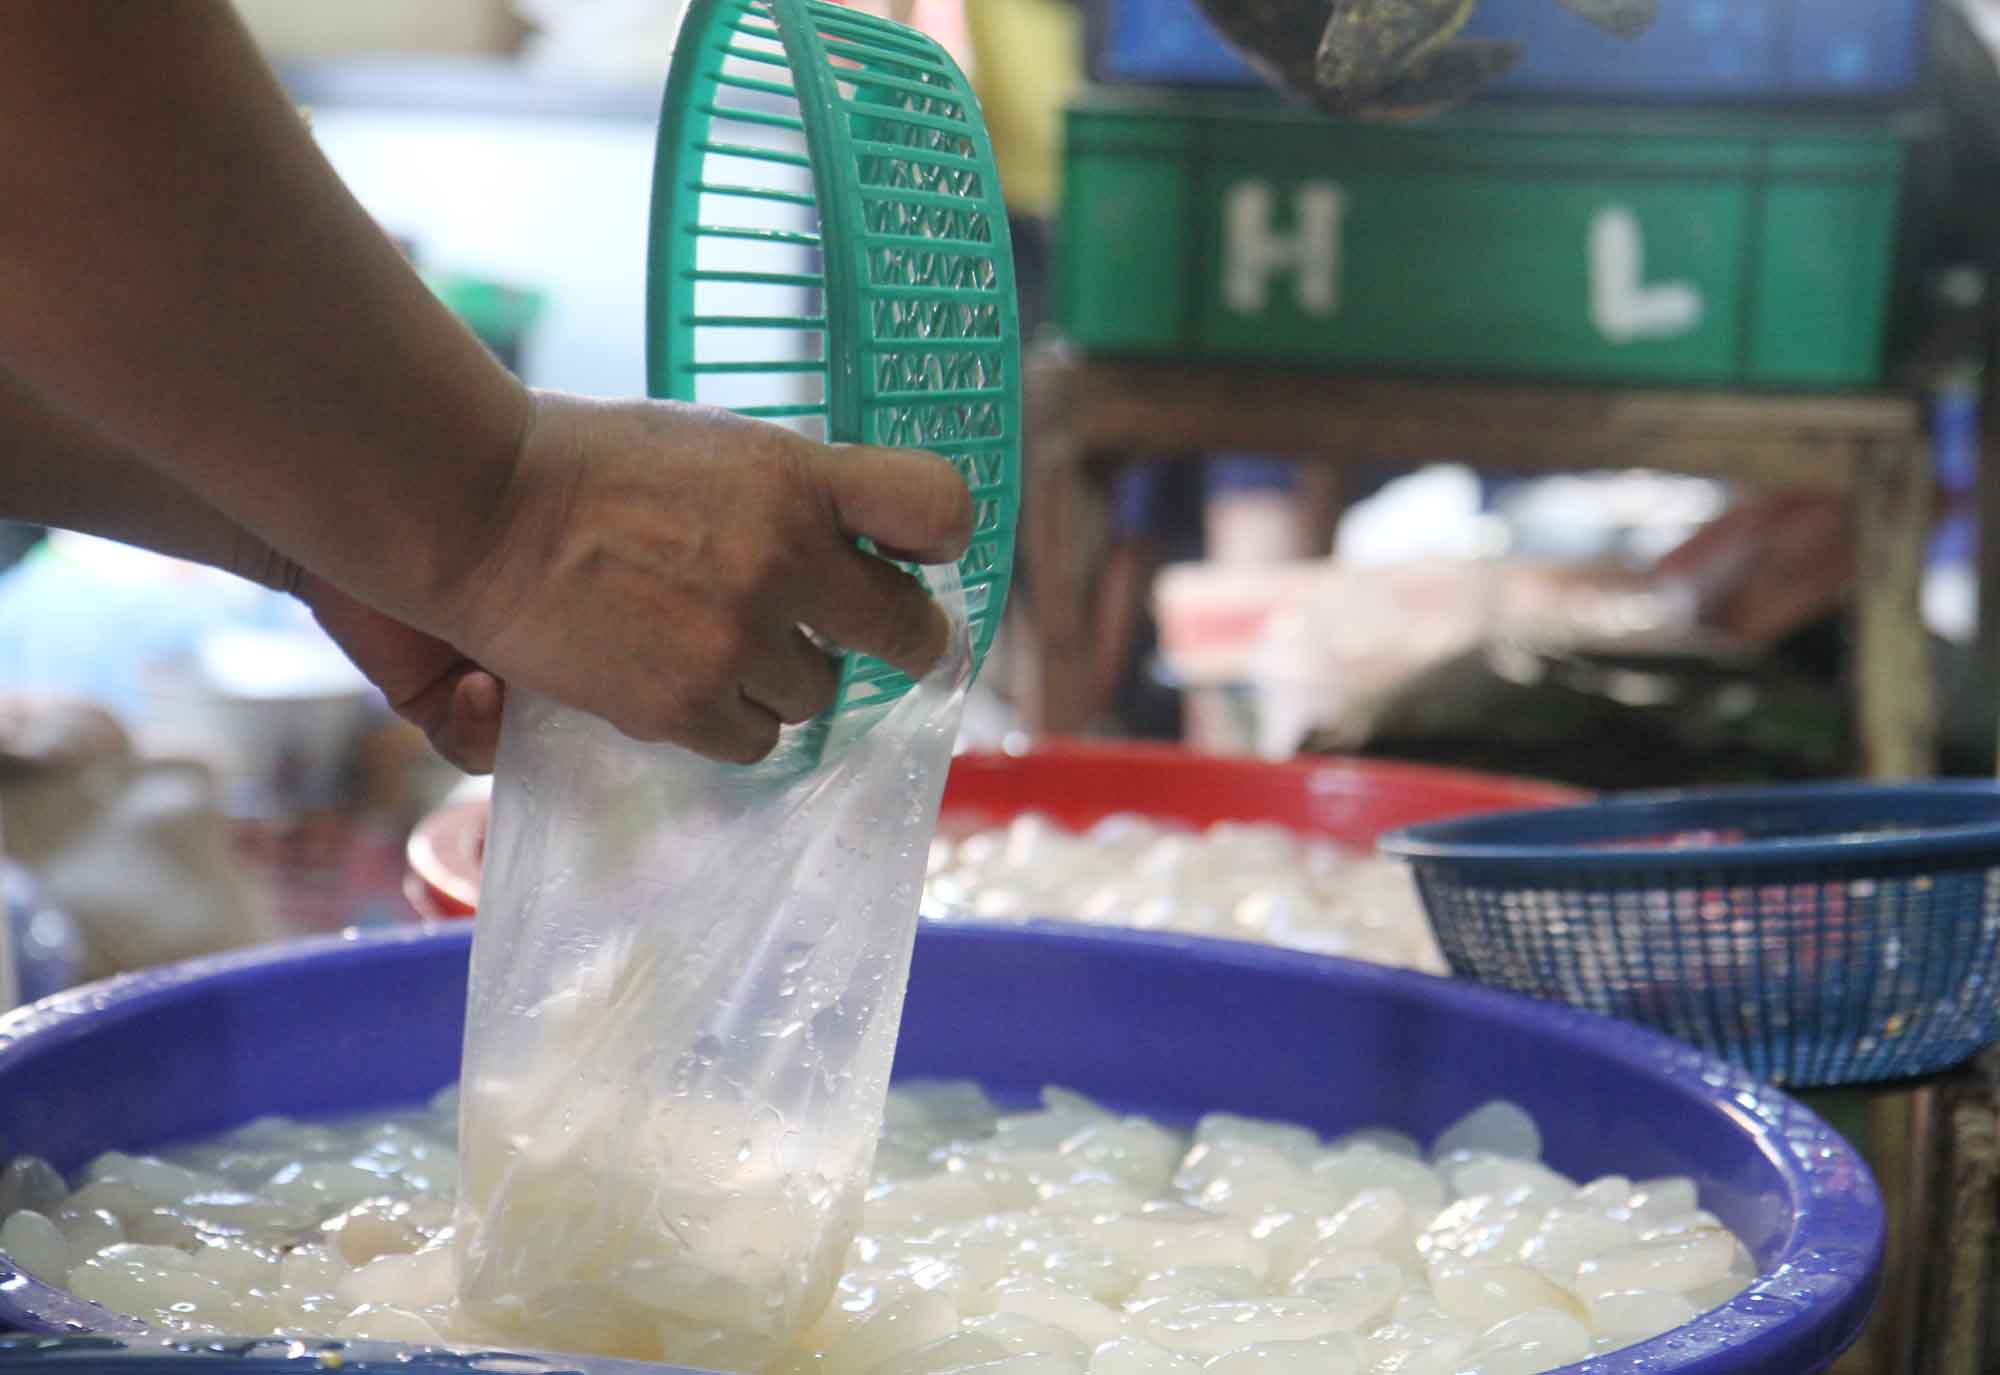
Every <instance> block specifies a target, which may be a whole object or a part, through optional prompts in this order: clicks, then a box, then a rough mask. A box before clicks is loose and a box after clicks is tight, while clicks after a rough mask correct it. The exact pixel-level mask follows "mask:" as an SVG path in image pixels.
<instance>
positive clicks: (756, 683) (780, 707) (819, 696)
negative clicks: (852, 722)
mask: <svg viewBox="0 0 2000 1375" xmlns="http://www.w3.org/2000/svg"><path fill="white" fill-rule="evenodd" d="M839 686H840V665H839V663H838V661H836V660H835V659H833V658H832V657H831V656H829V655H827V654H825V653H823V652H822V651H821V650H820V649H819V647H818V646H816V645H815V644H813V642H812V641H811V640H808V639H807V638H806V637H805V635H804V634H803V633H802V632H801V631H799V630H798V629H796V628H794V627H787V628H786V629H784V630H783V631H781V632H780V633H779V635H778V637H777V639H776V641H775V642H774V643H773V644H772V646H771V647H770V649H769V650H767V651H766V652H765V653H764V654H762V655H760V656H758V658H757V659H756V660H755V661H754V662H752V663H750V664H746V665H745V666H744V670H743V693H744V695H745V696H746V697H748V698H749V699H750V700H751V701H752V702H755V703H756V704H757V705H758V706H761V707H763V708H764V709H765V710H767V711H769V712H770V713H771V714H772V715H773V716H776V717H777V718H778V719H779V720H780V721H783V722H784V723H785V724H787V725H796V724H798V723H799V722H801V721H810V720H812V718H813V717H815V716H817V715H819V714H820V713H821V712H823V711H825V710H826V709H827V708H828V707H830V706H832V705H833V698H834V693H835V691H836V690H837V689H838V688H839Z"/></svg>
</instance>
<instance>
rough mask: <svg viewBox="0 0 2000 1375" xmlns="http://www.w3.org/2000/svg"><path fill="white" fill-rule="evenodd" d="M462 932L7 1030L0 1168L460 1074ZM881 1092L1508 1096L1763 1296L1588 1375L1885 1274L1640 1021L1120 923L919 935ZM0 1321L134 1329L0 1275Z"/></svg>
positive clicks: (274, 958) (1865, 1243)
mask: <svg viewBox="0 0 2000 1375" xmlns="http://www.w3.org/2000/svg"><path fill="white" fill-rule="evenodd" d="M470 938H471V932H470V931H469V930H466V929H456V930H444V931H433V932H416V933H411V932H386V933H383V932H375V933H369V934H367V935H365V936H361V937H355V938H347V939H342V938H333V939H325V940H317V941H311V942H306V943H303V944H299V945H294V946H287V947H280V948H277V949H274V950H266V951H261V952H253V953H249V954H243V955H235V956H225V957H222V958H218V959H208V960H200V961H195V962H192V963H189V964H185V965H180V966H176V967H173V968H170V969H166V970H162V971H157V972H153V973H147V974H141V975H135V976H130V977H127V978H124V979H120V980H117V981H114V982H111V983H108V984H100V985H96V986H93V987H90V988H86V989H81V990H77V991H76V992H73V993H70V994H66V995H62V996H60V997H57V998H54V999H50V1000H48V1001H46V1002H44V1003H41V1004H38V1005H37V1006H35V1007H32V1008H27V1009H23V1010H21V1011H19V1012H16V1013H14V1014H12V1015H10V1016H8V1017H6V1018H0V1158H6V1157H9V1156H12V1155H15V1154H20V1153H33V1154H37V1155H41V1156H44V1157H47V1158H48V1159H50V1160H51V1161H53V1162H54V1163H55V1164H56V1166H57V1167H58V1168H60V1169H62V1170H65V1171H70V1170H74V1169H76V1168H77V1167H79V1166H81V1165H83V1164H84V1163H86V1162H87V1161H88V1160H90V1159H91V1158H92V1157H93V1156H95V1155H96V1154H97V1153H98V1152H100V1151H103V1150H106V1149H108V1148H111V1147H119V1148H124V1149H146V1148H149V1147H154V1146H158V1145H162V1144H165V1143H168V1142H172V1141H178V1140H182V1139H185V1138H188V1137H197V1136H202V1135H207V1134H211V1133H215V1132H219V1131H222V1130H224V1129H225V1128H228V1127H231V1126H234V1125H236V1124H239V1123H241V1122H244V1121H247V1120H248V1119H250V1118H253V1117H256V1116H258V1115H261V1114H265V1113H283V1114H287V1115H294V1116H306V1117H311V1116H331V1115H337V1114H343V1113H352V1112H360V1111H366V1110H371V1109H379V1108H390V1107H395V1106H399V1105H404V1104H409V1103H412V1102H415V1101H418V1100H419V1099H421V1098H422V1097H423V1096H424V1095H426V1094H429V1093H431V1092H432V1091H434V1090H436V1089H438V1088H440V1087H442V1086H443V1085H444V1084H446V1083H448V1082H450V1081H451V1080H452V1079H453V1078H455V1077H456V1074H457V1069H458V1059H459V1040H460V1034H461V1031H462V1026H463V1010H464V1002H465V976H466V963H467V961H466V956H467V951H468V948H469V944H470ZM897 1072H898V1073H899V1074H904V1075H912V1076H924V1077H937V1076H959V1077H970V1078H976V1079H978V1080H980V1081H981V1082H982V1083H984V1084H985V1085H986V1086H987V1088H988V1089H989V1090H990V1091H992V1092H993V1093H995V1094H996V1096H999V1097H1001V1098H1003V1099H1009V1098H1011V1099H1023V1098H1026V1097H1028V1096H1030V1095H1032V1094H1033V1093H1034V1092H1035V1091H1036V1090H1038V1089H1039V1088H1040V1087H1041V1086H1042V1085H1044V1084H1046V1083H1050V1082H1056V1083H1061V1084H1064V1085H1067V1086H1069V1087H1072V1088H1075V1089H1078V1090H1081V1091H1082V1092H1085V1093H1088V1094H1092V1095H1095V1096H1096V1097H1098V1098H1100V1099H1101V1100H1103V1101H1105V1102H1107V1103H1109V1104H1111V1105H1114V1106H1117V1107H1122V1108H1125V1109H1129V1110H1133V1111H1142V1112H1146V1113H1149V1114H1152V1115H1154V1116H1157V1117H1161V1118H1165V1119H1170V1120H1173V1119H1177V1120H1182V1121H1186V1120H1190V1119H1192V1118H1194V1117H1196V1116H1198V1115H1199V1114H1201V1113H1203V1112H1207V1111H1213V1110H1229V1111H1234V1112H1239V1113H1249V1114H1258V1115H1266V1116H1275V1117H1282V1118H1287V1119H1290V1120H1293V1121H1297V1122H1302V1123H1305V1124H1308V1125H1310V1126H1312V1127H1315V1128H1318V1129H1319V1130H1321V1131H1323V1132H1339V1131H1343V1130H1347V1129H1351V1128H1354V1127H1358V1126H1362V1125H1367V1124H1376V1123H1381V1124H1387V1125H1391V1126H1395V1127H1399V1128H1402V1129H1403V1130H1405V1131H1408V1132H1411V1133H1414V1134H1415V1135H1417V1136H1418V1137H1420V1138H1428V1137H1429V1136H1430V1135H1432V1134H1434V1133H1436V1132H1437V1131H1438V1130H1440V1129H1441V1128H1443V1127H1444V1126H1446V1125H1447V1124H1449V1123H1450V1122H1451V1121H1452V1120H1454V1119H1455V1118H1457V1117H1458V1116H1460V1115H1461V1114H1463V1113H1465V1112H1466V1111H1468V1110H1469V1109H1471V1108H1473V1107H1476V1106H1477V1105H1478V1104H1480V1103H1482V1102H1485V1101H1487V1100H1489V1099H1492V1098H1495V1097H1506V1098H1511V1099H1513V1100H1515V1101H1517V1102H1519V1103H1521V1104H1522V1105H1523V1106H1525V1107H1526V1108H1527V1109H1528V1110H1529V1111H1530V1112H1532V1113H1534V1114H1535V1116H1536V1117H1537V1118H1538V1119H1539V1120H1540V1121H1541V1122H1542V1123H1543V1125H1544V1128H1545V1131H1546V1134H1547V1136H1548V1138H1549V1140H1548V1159H1549V1162H1550V1163H1551V1164H1552V1165H1553V1166H1554V1167H1555V1168H1557V1169H1560V1170H1563V1171H1565V1172H1566V1173H1568V1174H1571V1175H1573V1176H1580V1177H1589V1176H1593V1175H1597V1174H1603V1173H1610V1172H1617V1173H1623V1174H1629V1175H1632V1176H1634V1177H1646V1176H1653V1175H1664V1174H1688V1175H1692V1176H1694V1178H1695V1179H1696V1180H1697V1181H1698V1182H1699V1184H1700V1185H1701V1189H1702V1201H1703V1203H1704V1205H1705V1206H1707V1207H1708V1208H1709V1209H1711V1210H1712V1211H1714V1212H1715V1213H1716V1214H1718V1215H1719V1216H1721V1217H1722V1218H1723V1220H1724V1221H1726V1222H1727V1223H1728V1224H1729V1225H1730V1226H1731V1227H1733V1228H1734V1229H1735V1230H1736V1231H1737V1233H1738V1234H1739V1235H1741V1236H1742V1237H1743V1238H1744V1240H1745V1241H1746V1242H1747V1243H1748V1244H1749V1246H1750V1249H1751V1251H1752V1252H1753V1253H1754V1254H1755V1256H1756V1258H1757V1261H1758V1263H1759V1266H1760V1269H1761V1271H1762V1275H1763V1278H1762V1279H1760V1280H1759V1281H1758V1283H1757V1284H1756V1285H1754V1286H1753V1287H1752V1288H1751V1289H1750V1290H1748V1291H1746V1292H1745V1293H1744V1294H1742V1295H1740V1296H1739V1297H1738V1298H1737V1299H1735V1300H1734V1301H1733V1302H1732V1303H1731V1304H1729V1305H1728V1306H1727V1307H1726V1308H1723V1309H1719V1310H1717V1311H1715V1312H1713V1313H1710V1314H1708V1315H1705V1316H1704V1317H1702V1318H1701V1319H1699V1320H1698V1321H1697V1322H1695V1323H1693V1324H1690V1325H1689V1326H1687V1327H1684V1328H1682V1329H1680V1330H1678V1331H1677V1332H1673V1333H1669V1334H1667V1335H1666V1336H1664V1337H1660V1338H1657V1339H1655V1340H1654V1341H1651V1342H1647V1343H1644V1344H1642V1345H1640V1346H1636V1347H1632V1348H1630V1349H1628V1350H1627V1351H1625V1352H1623V1353H1620V1354H1618V1355H1615V1356H1611V1357H1607V1358H1600V1359H1599V1360H1598V1361H1596V1362H1594V1363H1593V1365H1592V1367H1591V1369H1592V1370H1593V1372H1601V1375H1614V1372H1627V1373H1629V1375H1639V1372H1642V1371H1643V1372H1645V1375H1668V1372H1696V1371H1700V1372H1709V1373H1711V1375H1712V1373H1713V1372H1720V1371H1722V1370H1730V1371H1753V1370H1768V1371H1773V1372H1776V1371H1785V1372H1809V1371H1815V1370H1819V1369H1822V1368H1824V1367H1825V1366H1826V1365H1827V1364H1829V1363H1830V1362H1831V1360H1832V1359H1833V1357H1834V1356H1835V1355H1836V1354H1838V1352H1839V1351H1840V1350H1842V1349H1843V1348H1844V1347H1845V1346H1846V1345H1847V1344H1848V1343H1849V1342H1851V1341H1852V1340H1853V1338H1854V1336H1855V1335H1856V1334H1857V1332H1858V1331H1859V1330H1860V1326H1861V1324H1862V1322H1863V1321H1864V1319H1865V1317H1866V1314H1867V1310H1868V1308H1869V1306H1870V1303H1871V1302H1872V1299H1873V1296H1874V1290H1875V1286H1876V1280H1877V1274H1878V1270H1879V1267H1880V1263H1881V1252H1882V1236H1883V1221H1882V1208H1881V1200H1880V1197H1879V1195H1878V1194H1877V1192H1876V1189H1875V1183H1874V1180H1873V1179H1872V1178H1870V1176H1869V1173H1868V1170H1867V1167H1866V1166H1865V1165H1864V1164H1863V1163H1862V1161H1861V1159H1860V1158H1859V1157H1858V1156H1857V1155H1856V1154H1855V1152H1854V1151H1853V1150H1852V1149H1851V1148H1850V1147H1849V1146H1848V1145H1847V1144H1846V1143H1845V1142H1844V1141H1843V1140H1841V1138H1840V1137H1839V1136H1837V1135H1836V1134H1835V1133H1834V1132H1833V1131H1832V1130H1831V1129H1830V1128H1828V1127H1827V1126H1826V1125H1825V1124H1824V1123H1823V1122H1821V1121H1820V1120H1819V1119H1818V1118H1817V1117H1815V1116H1813V1115H1812V1114H1811V1113H1809V1112H1808V1111H1806V1110H1805V1109H1804V1108H1802V1107H1800V1106H1799V1105H1797V1104H1796V1103H1794V1102H1792V1101H1791V1100H1790V1099H1788V1098H1786V1097H1784V1096H1783V1095H1782V1094H1780V1093H1778V1092H1776V1091H1775V1090H1772V1089H1770V1088H1768V1087H1765V1086H1763V1085H1760V1084H1758V1083H1757V1082H1756V1081H1754V1080H1752V1079H1751V1078H1750V1077H1749V1076H1747V1075H1745V1074H1743V1073H1741V1072H1739V1071H1737V1070H1734V1069H1732V1068H1730V1067H1729V1066H1727V1065H1725V1064H1723V1063H1722V1062H1721V1061H1719V1060H1715V1059H1713V1058H1710V1057H1708V1056H1705V1055H1703V1054H1701V1053H1699V1052H1696V1051H1693V1050H1690V1049H1689V1048H1687V1047H1686V1046H1683V1045H1680V1044H1678V1043H1676V1042H1673V1041H1669V1040H1667V1039H1665V1038H1663V1037H1660V1036H1658V1035H1655V1034H1653V1033H1651V1032H1647V1031H1643V1030H1641V1029H1639V1028H1636V1027H1631V1026H1627V1025H1624V1024H1622V1023H1617V1022H1613V1021H1609V1020H1607V1019H1604V1018H1600V1017H1597V1016H1594V1015H1592V1014H1589V1013H1583V1012H1576V1011H1572V1010H1570V1009H1567V1008H1562V1007H1558V1006H1555V1005H1553V1004H1548V1003H1541V1002H1536V1001H1532V1000H1529V999H1525V998H1518V997H1515V996H1513V995H1510V994H1504V993H1495V992H1492V991H1489V990H1485V989H1481V988H1477V987H1473V986H1470V985H1465V984H1458V983H1452V982H1449V981H1445V980H1439V979H1431V978H1426V977H1424V976H1421V975H1416V974H1407V973H1402V972H1399V971H1395V970H1386V969H1378V968H1374V967H1371V966H1366V965H1360V964H1354V963H1350V962H1347V961H1342V960H1333V959H1324V958H1320V957H1315V956H1310V955H1303V954H1298V953H1295V952H1290V951H1280V950H1271V949H1267V948H1264V947H1257V946H1248V945H1237V944H1233V943H1226V942H1218V941H1205V940H1198V939H1192V938H1177V937H1160V936H1156V935H1147V934H1143V933H1137V932H1128V931H1096V930H1079V929H1076V928H1073V927H1069V926H1064V927H1060V928H1056V927H1032V926H1031V927H1025V928H986V927H974V926H964V927H959V926H950V925H932V926H927V927H925V928H924V929H923V930H922V931H921V932H920V933H919V935H918V938H917V950H916V959H915V964H914V967H913V972H912V975H911V980H910V991H909V999H908V1003H907V1005H906V1010H905V1013H904V1024H903V1037H902V1042H901V1047H900V1050H899V1053H898V1056H897ZM9 1327H11V1328H18V1329H22V1330H25V1331H31V1332H62V1331H69V1332H76V1331H85V1330H87V1331H95V1332H107V1333H108V1332H120V1331H123V1332H131V1331H135V1330H136V1324H134V1323H132V1321H131V1320H129V1319H121V1318H119V1317H118V1316H117V1315H114V1314H111V1313H109V1312H107V1311H106V1310H104V1309H101V1308H98V1307H96V1306H95V1305H92V1304H88V1303H85V1302H83V1301H81V1300H79V1299H76V1298H74V1297H71V1296H69V1295H66V1294H63V1293H60V1292H58V1291H55V1290H51V1289H49V1288H47V1287H46V1286H43V1285H40V1284H37V1283H35V1282H33V1281H32V1280H29V1279H27V1277H25V1276H23V1275H20V1274H18V1273H16V1272H14V1271H13V1270H12V1268H11V1266H10V1265H9V1263H8V1262H7V1260H6V1257H5V1256H4V1255H0V1328H9ZM190 1349H193V1344H190ZM243 1349H244V1348H242V1347H238V1348H235V1350H236V1351H239V1352H240V1351H241V1350H243ZM261 1349H262V1350H265V1351H268V1349H269V1347H268V1345H267V1346H266V1347H264V1348H261ZM384 1349H385V1348H384V1347H383V1346H382V1345H381V1344H373V1345H371V1346H370V1347H369V1350H371V1351H376V1352H379V1351H382V1350H384ZM387 1349H389V1350H393V1349H394V1348H393V1347H390V1348H387ZM357 1354H359V1353H357ZM224 1358H226V1357H224ZM9 1359H10V1356H9V1353H7V1352H5V1351H0V1364H4V1363H7V1362H8V1361H9ZM153 1359H155V1360H157V1359H159V1358H158V1357H157V1356H155V1357H154V1358H153ZM575 1364H576V1365H577V1367H578V1368H583V1369H590V1368H593V1367H596V1366H597V1365H598V1363H594V1362H590V1361H578V1362H576V1363H575ZM354 1366H355V1363H354V1362H352V1361H350V1362H349V1363H348V1366H347V1368H348V1371H349V1375H352V1371H353V1369H354ZM404 1368H405V1369H407V1367H404ZM601 1368H607V1369H608V1368H609V1365H608V1363H607V1364H606V1365H605V1366H603V1367H601Z"/></svg>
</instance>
